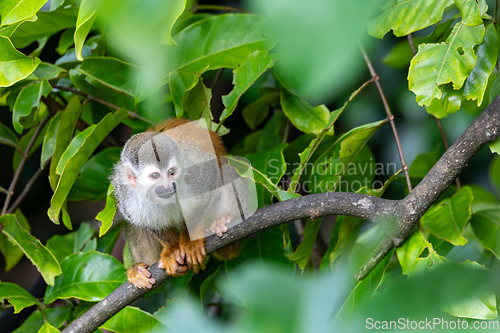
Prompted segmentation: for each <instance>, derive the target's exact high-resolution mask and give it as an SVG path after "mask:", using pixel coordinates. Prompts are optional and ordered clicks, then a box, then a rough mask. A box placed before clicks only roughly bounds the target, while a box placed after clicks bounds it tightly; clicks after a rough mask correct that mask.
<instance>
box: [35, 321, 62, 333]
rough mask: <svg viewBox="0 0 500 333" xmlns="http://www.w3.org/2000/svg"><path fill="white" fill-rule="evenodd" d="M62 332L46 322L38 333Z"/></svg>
mask: <svg viewBox="0 0 500 333" xmlns="http://www.w3.org/2000/svg"><path fill="white" fill-rule="evenodd" d="M58 332H61V331H59V330H58V329H57V328H55V327H54V326H52V325H51V324H50V323H48V322H45V323H43V325H42V327H40V329H39V330H38V333H58Z"/></svg>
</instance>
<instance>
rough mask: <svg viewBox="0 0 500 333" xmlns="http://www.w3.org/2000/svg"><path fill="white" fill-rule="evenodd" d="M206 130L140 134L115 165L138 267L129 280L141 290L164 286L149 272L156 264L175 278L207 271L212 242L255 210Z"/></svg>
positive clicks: (166, 127) (179, 126)
mask: <svg viewBox="0 0 500 333" xmlns="http://www.w3.org/2000/svg"><path fill="white" fill-rule="evenodd" d="M200 124H202V123H200V122H190V121H188V120H184V119H173V120H169V121H166V122H165V123H162V124H159V125H157V126H156V127H155V128H153V129H151V130H148V131H146V132H144V133H140V134H136V135H134V136H133V137H131V138H130V139H129V140H128V141H127V143H126V144H125V146H124V148H123V151H122V153H121V158H120V161H119V162H118V163H117V164H116V165H115V171H114V175H113V176H112V183H113V186H114V189H115V197H116V200H117V204H118V208H119V210H120V212H121V213H122V215H123V216H124V217H125V219H126V220H127V221H128V223H127V225H126V227H125V238H126V240H127V243H128V246H129V248H130V253H131V255H132V260H133V262H134V265H133V266H132V267H130V268H129V269H128V271H127V277H128V280H129V281H130V283H132V284H133V285H134V286H136V287H137V288H148V289H149V288H151V287H152V286H153V284H154V283H155V282H156V281H155V280H154V278H152V277H151V273H150V272H149V271H148V270H147V268H148V266H149V265H151V264H153V263H154V262H156V261H158V267H160V268H162V269H165V272H166V273H167V274H169V275H172V276H179V275H183V274H186V272H187V269H193V271H194V272H195V273H198V272H199V269H200V268H201V269H205V259H206V253H205V237H206V236H207V235H209V234H212V233H215V234H217V236H219V237H221V236H222V235H223V233H225V232H226V231H227V230H228V225H227V224H228V223H229V222H230V221H231V224H230V226H232V225H234V224H237V223H239V222H241V221H242V220H244V219H245V216H247V217H248V213H249V211H250V210H251V209H252V208H253V207H251V206H252V203H251V201H252V200H248V198H249V193H250V192H251V190H250V192H249V187H248V186H247V185H248V183H245V181H244V180H243V177H240V176H239V174H238V173H237V172H236V170H235V169H234V168H233V167H231V166H230V165H229V164H228V161H227V159H225V158H224V157H223V156H224V155H225V154H226V151H225V149H224V146H223V144H222V141H221V140H220V138H219V136H218V134H217V133H215V132H210V131H208V130H207V129H206V128H204V127H203V126H201V125H200ZM253 210H255V209H253ZM222 250H224V249H222ZM230 252H231V251H229V252H228V251H227V250H226V251H225V253H226V255H227V256H231V254H230ZM233 252H234V251H233ZM222 253H224V252H222ZM222 253H221V254H222Z"/></svg>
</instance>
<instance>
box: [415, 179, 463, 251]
mask: <svg viewBox="0 0 500 333" xmlns="http://www.w3.org/2000/svg"><path fill="white" fill-rule="evenodd" d="M471 204H472V191H471V189H470V188H468V187H463V188H462V189H461V190H460V191H458V192H457V193H456V194H455V195H454V196H453V197H451V198H449V199H445V200H443V201H441V202H440V203H439V204H437V205H436V206H435V207H433V208H431V209H429V210H428V211H427V212H426V213H425V214H424V216H422V218H421V219H420V223H421V225H422V227H423V228H424V229H425V230H429V231H430V232H431V233H432V234H433V235H434V236H436V237H438V238H441V239H444V240H447V241H448V242H450V243H452V244H453V245H464V244H465V243H467V239H465V238H464V237H463V236H462V233H463V231H464V228H465V225H466V224H467V222H468V221H469V218H470V216H471V208H470V207H471Z"/></svg>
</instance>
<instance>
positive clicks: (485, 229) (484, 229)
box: [471, 208, 500, 258]
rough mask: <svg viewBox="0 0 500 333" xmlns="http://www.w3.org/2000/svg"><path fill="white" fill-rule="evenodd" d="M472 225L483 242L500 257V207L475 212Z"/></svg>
mask: <svg viewBox="0 0 500 333" xmlns="http://www.w3.org/2000/svg"><path fill="white" fill-rule="evenodd" d="M471 226H472V230H474V234H475V235H476V237H477V238H479V240H480V241H481V244H482V245H483V246H484V247H485V248H487V249H488V250H490V251H491V252H493V254H494V255H495V256H496V257H497V258H500V208H494V209H488V210H483V211H480V212H478V213H475V214H474V215H472V219H471Z"/></svg>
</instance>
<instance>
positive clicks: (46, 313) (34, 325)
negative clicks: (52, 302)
mask: <svg viewBox="0 0 500 333" xmlns="http://www.w3.org/2000/svg"><path fill="white" fill-rule="evenodd" d="M71 313H72V312H71V308H70V307H69V306H66V307H62V306H61V307H54V308H46V309H44V310H43V314H42V312H41V311H40V310H37V311H35V312H33V313H32V314H31V315H30V316H29V317H28V319H26V321H25V322H24V323H23V324H22V325H21V326H19V328H17V329H16V330H15V331H14V332H15V333H32V332H37V331H38V330H39V329H41V327H42V326H43V325H44V324H45V323H46V322H48V323H50V324H51V325H52V326H54V327H61V326H62V325H63V323H64V322H65V321H67V320H68V319H69V316H70V314H71Z"/></svg>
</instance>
